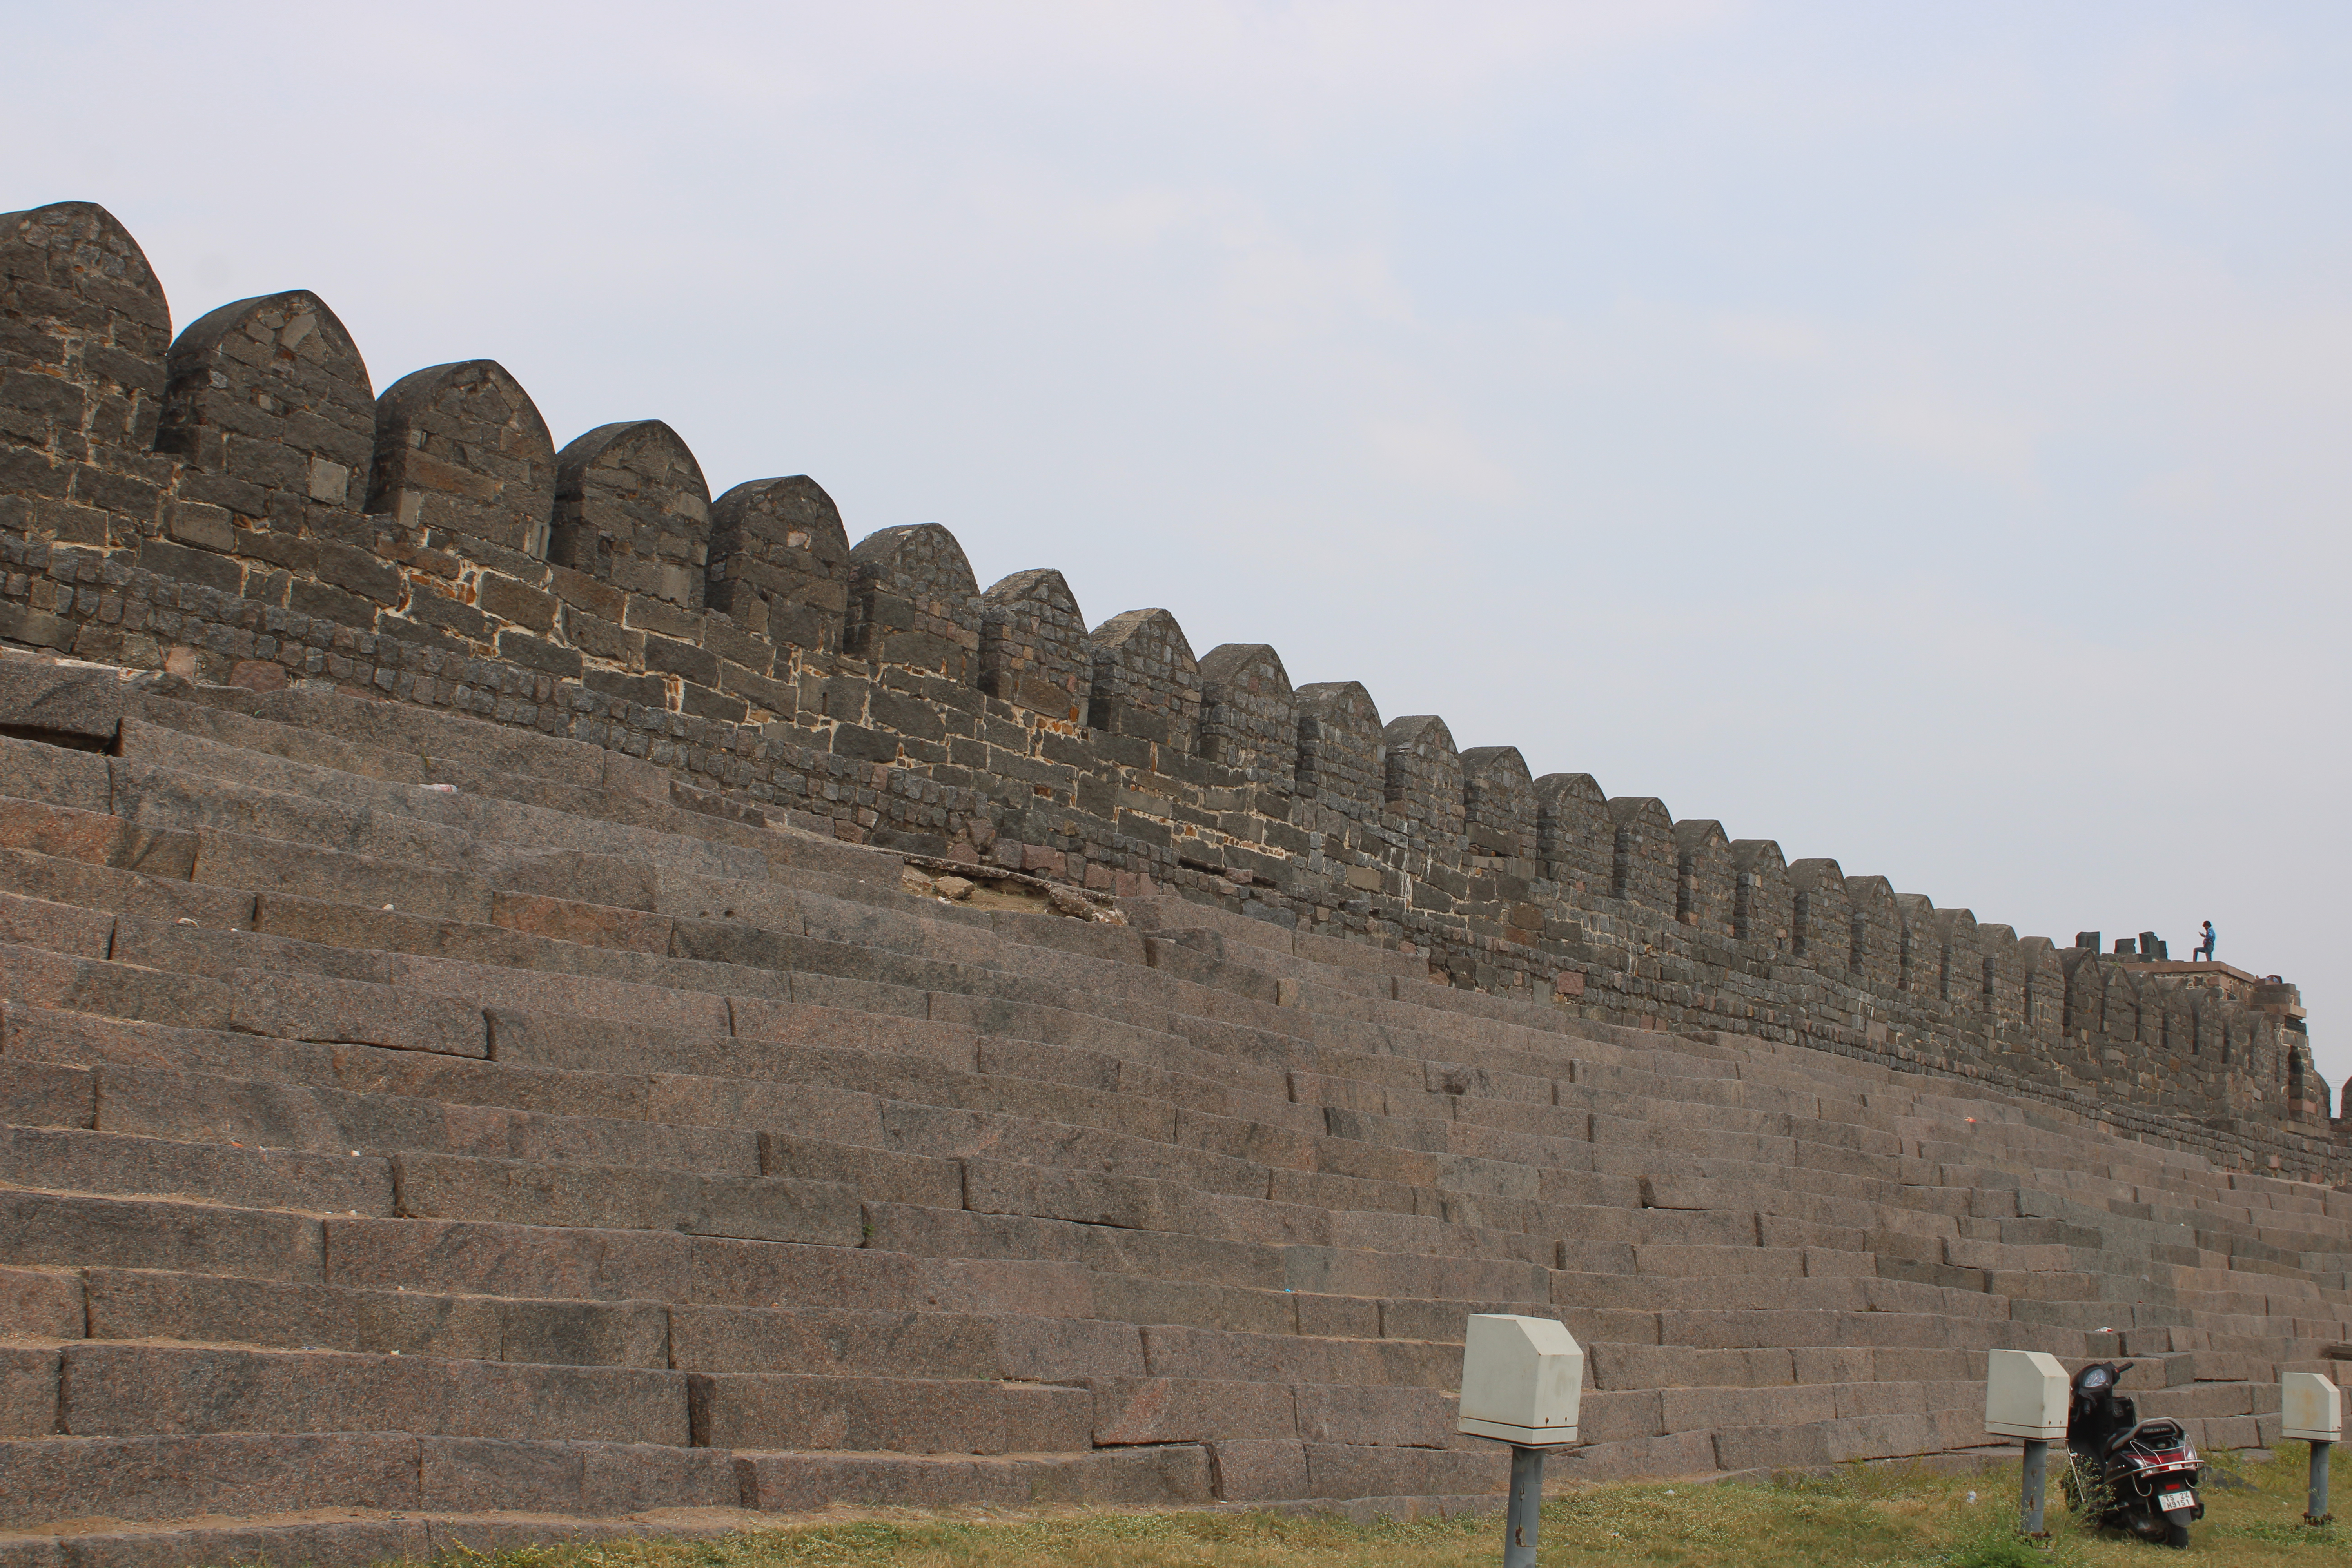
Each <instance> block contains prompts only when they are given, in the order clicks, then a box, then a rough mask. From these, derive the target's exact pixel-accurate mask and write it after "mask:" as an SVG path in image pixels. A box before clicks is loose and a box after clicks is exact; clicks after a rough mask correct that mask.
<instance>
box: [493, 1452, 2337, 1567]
mask: <svg viewBox="0 0 2352 1568" xmlns="http://www.w3.org/2000/svg"><path fill="white" fill-rule="evenodd" d="M2217 1458H2218V1465H2217V1468H2218V1469H2219V1470H2220V1471H2221V1473H2222V1474H2224V1475H2230V1476H2233V1477H2235V1478H2238V1479H2242V1480H2243V1481H2244V1483H2245V1485H2244V1486H2243V1487H2242V1488H2231V1487H2227V1486H2212V1485H2209V1487H2208V1489H2207V1491H2206V1495H2205V1500H2206V1505H2207V1512H2206V1517H2205V1519H2204V1520H2203V1521H2201V1522H2200V1523H2199V1524H2197V1525H2195V1526H2193V1527H2192V1540H2191V1542H2190V1545H2189V1550H2188V1551H2187V1552H2177V1553H2176V1552H2168V1551H2166V1550H2165V1549H2164V1548H2162V1547H2159V1546H2151V1545H2148V1544H2147V1543H2145V1542H2137V1541H2133V1540H2129V1539H2127V1538H2125V1537H2122V1536H2119V1535H2115V1534H2112V1533H2106V1532H2100V1531H2092V1530H2088V1529H2085V1528H2084V1527H2083V1526H2082V1525H2080V1524H2079V1523H2078V1522H2077V1521H2075V1520H2074V1519H2073V1518H2072V1517H2071V1516H2069V1515H2068V1514H2067V1512H2066V1510H2065V1506H2064V1504H2063V1502H2062V1501H2061V1500H2059V1498H2058V1496H2057V1495H2056V1489H2055V1488H2053V1489H2052V1497H2051V1504H2050V1510H2049V1522H2050V1525H2051V1530H2052V1535H2051V1539H2050V1540H2049V1541H2048V1542H2026V1541H2023V1540H2021V1539H2020V1538H2019V1537H2018V1535H2017V1534H2016V1532H2015V1528H2014V1526H2015V1509H2016V1495H2017V1470H2016V1468H2015V1467H2014V1466H2011V1467H2010V1468H2007V1469H2006V1470H1996V1471H1988V1472H1984V1473H1980V1474H1978V1475H1973V1476H1961V1477H1952V1476H1945V1475H1938V1474H1935V1473H1932V1472H1930V1471H1927V1470H1926V1469H1924V1468H1900V1467H1897V1468H1877V1469H1865V1468H1859V1467H1855V1468H1849V1469H1847V1470H1845V1471H1843V1472H1842V1473H1840V1474H1838V1475H1835V1476H1832V1477H1829V1478H1819V1477H1807V1476H1790V1477H1783V1478H1781V1479H1779V1480H1777V1481H1775V1482H1774V1483H1772V1484H1770V1485H1746V1484H1739V1483H1723V1484H1718V1485H1714V1486H1697V1487H1694V1486H1690V1485H1688V1484H1686V1483H1685V1484H1679V1485H1673V1486H1669V1485H1667V1484H1665V1483H1657V1484H1638V1485H1635V1484H1628V1485H1622V1486H1608V1487H1598V1488H1594V1489H1591V1490H1586V1491H1580V1492H1577V1493H1575V1494H1572V1495H1570V1496H1567V1497H1561V1498H1556V1499H1554V1500H1551V1501H1549V1502H1548V1503H1546V1504H1545V1505H1544V1513H1543V1533H1542V1545H1543V1552H1542V1560H1543V1563H1544V1564H1545V1565H1546V1568H1555V1565H1557V1568H1822V1565H1824V1564H1845V1563H1862V1564H1886V1565H1889V1568H1898V1565H1900V1568H2101V1565H2104V1564H2110V1563H2147V1564H2149V1565H2150V1568H2154V1565H2156V1564H2159V1563H2173V1562H2204V1563H2227V1564H2230V1565H2231V1568H2239V1565H2241V1564H2244V1565H2247V1568H2259V1565H2263V1564H2271V1563H2352V1528H2339V1527H2336V1526H2332V1525H2331V1526H2326V1527H2321V1528H2316V1529H2315V1528H2313V1527H2311V1526H2308V1525H2305V1524H2304V1523H2303V1522H2302V1517H2303V1507H2304V1490H2303V1489H2304V1480H2305V1466H2306V1464H2307V1462H2308V1461H2307V1459H2306V1457H2305V1449H2304V1447H2302V1446H2301V1445H2300V1444H2287V1445H2284V1447H2282V1449H2281V1451H2280V1454H2279V1457H2278V1458H2277V1459H2276V1460H2274V1461H2272V1462H2270V1463H2264V1464H2240V1463H2238V1462H2237V1461H2236V1460H2235V1459H2234V1458H2232V1457H2231V1456H2228V1455H2221V1456H2218V1457H2217ZM2347 1482H2352V1466H2348V1465H2347V1462H2345V1461H2343V1460H2338V1462H2337V1463H2336V1467H2335V1468H2334V1471H2333V1473H2332V1475H2331V1480H2330V1489H2331V1490H2334V1489H2339V1488H2341V1487H2342V1486H2344V1485H2346V1484H2347ZM1970 1492H1974V1493H1975V1497H1976V1500H1975V1501H1973V1502H1971V1501H1969V1494H1970ZM840 1511H841V1512H842V1513H843V1514H844V1515H845V1517H840V1518H835V1519H825V1520H819V1521H814V1522H800V1523H779V1524H778V1525H776V1526H774V1527H772V1528H763V1529H760V1530H756V1531H747V1532H744V1533H741V1534H737V1535H730V1536H723V1537H719V1538H716V1539H711V1540H701V1541H627V1542H604V1543H602V1544H598V1545H592V1546H577V1547H548V1548H537V1549H531V1550H526V1551H518V1552H500V1553H498V1554H496V1555H495V1556H489V1555H473V1554H466V1556H465V1557H464V1558H463V1560H462V1561H461V1563H460V1568H883V1565H887V1568H1162V1565H1172V1564H1180V1563H1182V1564H1195V1563H1198V1564H1213V1565H1215V1568H1276V1565H1280V1568H1343V1565H1344V1568H1457V1565H1458V1568H1471V1565H1473V1564H1477V1565H1480V1568H1488V1565H1491V1564H1492V1563H1496V1561H1498V1560H1499V1558H1500V1556H1501V1535H1502V1523H1501V1521H1500V1520H1499V1519H1496V1518H1483V1519H1461V1520H1433V1521H1423V1522H1420V1523H1414V1524H1397V1523H1388V1522H1382V1523H1374V1524H1370V1525H1355V1524H1349V1523H1346V1522H1344V1521H1339V1520H1334V1519H1328V1518H1289V1517H1283V1516H1276V1515H1272V1514H1258V1513H1249V1514H1213V1513H1181V1512H1177V1513H1139V1512H1078V1511H1070V1512H1062V1513H1041V1514H1030V1515H1022V1516H1017V1517H1003V1516H1000V1517H995V1518H990V1517H985V1516H983V1515H982V1514H980V1513H979V1511H978V1510H959V1511H953V1512H941V1513H928V1514H927V1513H916V1512H913V1511H910V1510H856V1512H857V1514H858V1515H859V1516H858V1517H846V1515H848V1514H849V1513H850V1512H851V1510H840Z"/></svg>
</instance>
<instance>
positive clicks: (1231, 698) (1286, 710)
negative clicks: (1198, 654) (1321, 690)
mask: <svg viewBox="0 0 2352 1568" xmlns="http://www.w3.org/2000/svg"><path fill="white" fill-rule="evenodd" d="M1201 754H1202V756H1204V757H1206V758H1208V759H1209V760H1210V761H1211V762H1213V763H1223V765H1224V766H1226V767H1229V768H1232V769H1234V770H1235V771H1236V772H1239V773H1244V774H1245V775H1247V776H1248V777H1249V778H1250V779H1252V780H1253V781H1255V782H1257V783H1260V784H1270V785H1272V786H1274V787H1275V788H1276V789H1283V790H1286V789H1289V788H1290V787H1291V785H1292V784H1293V783H1294V782H1295V779H1296V776H1297V768H1298V704H1297V699H1296V698H1295V697H1294V696H1293V694H1292V692H1291V689H1290V674H1289V672H1288V671H1287V670H1286V669H1284V668H1282V658H1281V656H1280V655H1278V654H1276V652H1275V651H1274V649H1272V648H1270V647H1266V646H1265V644H1264V643H1226V644H1225V645H1224V646H1223V647H1216V648H1212V649H1211V650H1210V651H1209V652H1208V653H1207V654H1205V655H1203V656H1202V659H1201Z"/></svg>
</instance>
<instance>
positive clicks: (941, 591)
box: [844, 522, 980, 686]
mask: <svg viewBox="0 0 2352 1568" xmlns="http://www.w3.org/2000/svg"><path fill="white" fill-rule="evenodd" d="M850 563H851V569H852V572H853V574H854V582H855V586H854V587H853V588H852V589H851V592H850V602H849V626H848V630H847V633H846V635H845V639H844V646H845V647H847V648H848V649H849V651H850V652H852V653H854V654H856V655H857V656H858V657H859V658H863V659H865V660H866V661H867V662H868V663H871V664H877V665H901V666H904V667H905V668H908V669H913V670H919V671H922V672H924V673H926V674H931V675H938V676H942V677H944V678H945V679H948V680H950V681H951V682H954V683H955V684H957V685H961V686H971V685H974V684H976V683H977V682H978V680H979V679H980V585H979V584H977V583H976V582H974V581H973V580H972V575H971V563H970V562H968V561H966V560H965V559H964V555H963V547H962V546H961V545H960V544H958V543H957V542H956V541H955V535H953V534H951V533H950V532H949V531H947V530H946V529H944V528H941V527H940V525H939V524H938V523H936V522H926V523H919V524H918V525H916V526H914V527H912V528H886V529H884V530H882V531H880V532H879V533H870V534H867V535H866V537H865V538H864V539H862V540H860V541H859V542H858V544H857V548H856V549H855V550H853V551H851V552H850Z"/></svg>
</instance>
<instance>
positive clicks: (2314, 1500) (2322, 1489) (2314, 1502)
mask: <svg viewBox="0 0 2352 1568" xmlns="http://www.w3.org/2000/svg"><path fill="white" fill-rule="evenodd" d="M2334 1447H2336V1445H2335V1444H2333V1443H2314V1444H2313V1445H2312V1446H2311V1509H2310V1511H2309V1512H2307V1513H2305V1515H2304V1516H2303V1522H2304V1523H2305V1524H2326V1522H2327V1456H2328V1453H2329V1451H2330V1450H2332V1449H2333V1448H2334Z"/></svg>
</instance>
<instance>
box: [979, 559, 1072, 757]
mask: <svg viewBox="0 0 2352 1568" xmlns="http://www.w3.org/2000/svg"><path fill="white" fill-rule="evenodd" d="M1092 679H1093V673H1092V668H1091V658H1090V655H1089V652H1088V649H1087V623H1086V617H1085V616H1082V615H1080V614H1079V612H1078V601H1077V600H1076V598H1075V597H1073V596H1072V595H1071V593H1070V585H1069V584H1067V583H1065V582H1064V581H1063V580H1062V574H1060V573H1059V572H1055V571H1054V570H1052V569H1051V568H1039V569H1038V570H1035V571H1030V572H1015V573H1014V574H1013V575H1011V576H1010V577H1007V578H1005V579H1003V581H1002V582H999V583H998V584H995V585H994V586H993V587H992V588H990V589H989V590H988V592H987V593H985V594H983V595H981V599H980V689H982V691H985V692H987V693H988V694H989V695H990V696H991V697H995V698H1001V699H1002V700H1004V701H1007V702H1010V703H1013V705H1014V706H1016V707H1020V708H1026V709H1028V710H1030V711H1032V712H1034V713H1036V714H1038V715H1040V716H1041V717H1044V718H1047V719H1052V720H1054V721H1056V722H1059V723H1064V724H1076V723H1081V722H1083V721H1085V719H1086V711H1085V710H1086V704H1087V694H1088V690H1089V684H1090V682H1091V680H1092Z"/></svg>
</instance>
